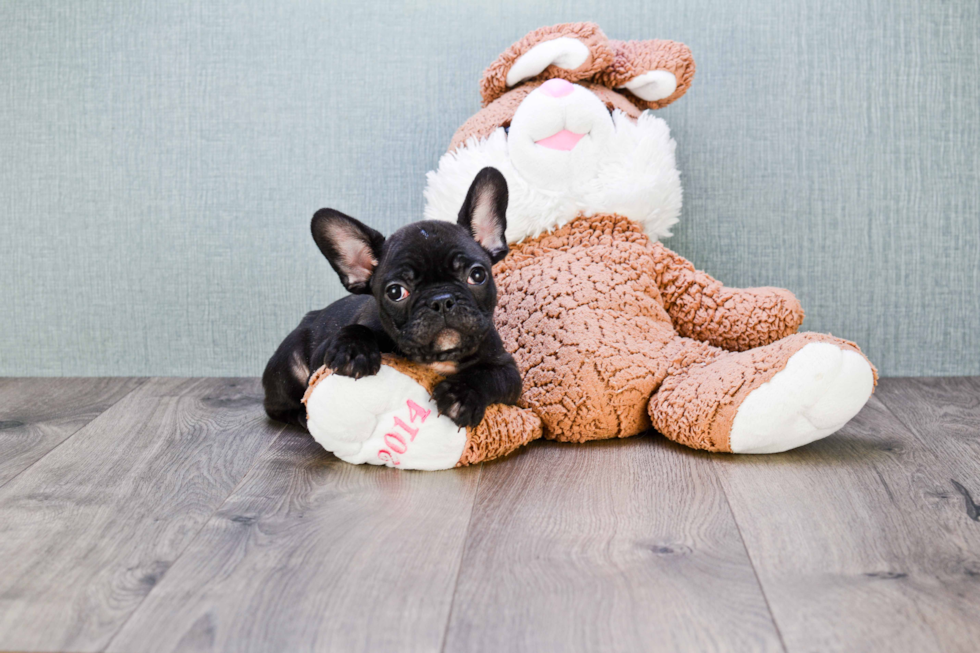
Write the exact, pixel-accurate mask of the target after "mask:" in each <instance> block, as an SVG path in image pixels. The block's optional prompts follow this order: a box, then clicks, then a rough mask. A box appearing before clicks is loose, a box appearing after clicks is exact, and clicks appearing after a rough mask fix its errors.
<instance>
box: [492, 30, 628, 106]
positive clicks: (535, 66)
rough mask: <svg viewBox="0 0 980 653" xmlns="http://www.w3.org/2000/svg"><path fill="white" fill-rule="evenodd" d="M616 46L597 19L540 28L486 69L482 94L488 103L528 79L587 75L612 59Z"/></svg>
mask: <svg viewBox="0 0 980 653" xmlns="http://www.w3.org/2000/svg"><path fill="white" fill-rule="evenodd" d="M612 60H613V50H612V48H610V46H609V41H608V39H606V35H605V34H603V33H602V30H601V29H599V26H598V25H596V24H594V23H565V24H562V25H554V26H552V27H542V28H541V29H537V30H535V31H533V32H531V33H530V34H528V35H527V36H525V37H524V38H523V39H521V40H520V41H518V42H517V43H515V44H514V45H512V46H510V47H509V48H507V50H506V51H505V52H504V53H503V54H501V55H500V56H499V57H497V60H496V61H494V62H493V63H492V64H490V67H489V68H487V69H486V70H485V71H484V72H483V79H481V80H480V94H481V95H482V96H483V106H487V105H488V104H490V103H491V102H493V101H494V100H496V99H497V98H498V97H500V96H501V95H503V94H504V93H506V92H507V90H508V89H510V88H513V87H514V86H516V85H518V84H520V83H521V82H525V81H528V80H533V81H539V80H545V79H551V78H555V77H559V78H561V79H566V80H568V81H570V82H574V81H577V80H580V79H587V78H589V77H591V76H592V75H594V74H596V73H597V72H599V71H601V70H602V69H604V68H606V67H607V66H609V65H610V64H611V63H612Z"/></svg>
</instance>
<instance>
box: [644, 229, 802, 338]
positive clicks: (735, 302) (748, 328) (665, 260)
mask: <svg viewBox="0 0 980 653" xmlns="http://www.w3.org/2000/svg"><path fill="white" fill-rule="evenodd" d="M651 249H652V252H651V253H652V255H653V259H654V268H655V274H656V279H657V285H658V286H659V288H660V292H661V295H662V296H663V300H664V306H665V307H666V308H667V312H668V313H669V314H670V319H671V320H672V321H673V323H674V328H676V329H677V332H678V333H679V334H681V335H682V336H685V337H688V338H694V339H695V340H700V341H702V342H707V343H710V344H712V345H714V346H716V347H722V348H723V349H727V350H729V351H745V350H747V349H752V348H753V347H761V346H763V345H767V344H769V343H772V342H775V341H777V340H779V339H780V338H783V337H785V336H788V335H790V334H792V333H796V330H797V329H798V328H799V327H800V324H801V323H802V322H803V309H802V308H801V307H800V303H799V301H797V299H796V297H795V296H794V295H793V293H791V292H790V291H788V290H785V289H783V288H726V287H725V286H724V285H723V284H722V283H721V282H720V281H716V280H715V279H713V278H712V277H711V276H710V275H708V274H706V273H704V272H701V271H699V270H696V269H695V268H694V266H693V265H691V263H690V262H689V261H688V260H687V259H685V258H684V257H683V256H680V255H678V254H675V253H674V252H672V251H670V250H669V249H667V248H666V247H664V246H663V245H661V244H660V243H659V242H657V243H653V244H652V246H651Z"/></svg>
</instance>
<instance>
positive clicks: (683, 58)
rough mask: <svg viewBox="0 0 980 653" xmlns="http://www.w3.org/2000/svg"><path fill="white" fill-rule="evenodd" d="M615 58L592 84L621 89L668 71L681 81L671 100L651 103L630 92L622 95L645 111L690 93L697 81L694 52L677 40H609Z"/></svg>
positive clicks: (624, 91)
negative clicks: (642, 77) (645, 75)
mask: <svg viewBox="0 0 980 653" xmlns="http://www.w3.org/2000/svg"><path fill="white" fill-rule="evenodd" d="M609 45H610V46H611V47H612V49H613V51H614V52H615V55H614V56H613V60H612V63H611V64H610V65H609V66H608V67H607V68H605V69H603V70H601V71H600V72H599V73H598V74H597V75H596V76H595V77H594V78H593V79H592V81H594V82H596V83H598V84H602V85H604V86H608V87H609V88H618V87H620V86H622V85H623V84H625V83H626V82H628V81H630V80H631V79H633V78H634V77H638V76H639V75H642V74H643V73H646V72H649V71H651V70H666V71H668V72H671V73H673V74H674V77H675V78H677V89H676V90H675V91H674V92H673V93H672V94H671V95H669V96H668V97H665V98H664V99H662V100H657V101H655V102H647V101H646V100H643V99H641V98H639V97H637V96H635V95H633V94H632V93H630V92H629V91H628V90H627V89H619V92H620V93H622V94H623V95H625V96H626V97H627V98H629V99H630V101H631V102H633V103H634V104H635V105H636V106H638V107H640V108H642V109H659V108H661V107H665V106H667V105H668V104H670V103H671V102H673V101H674V100H677V99H678V98H680V97H681V96H682V95H684V94H685V93H687V89H689V88H691V82H693V81H694V70H695V67H694V56H693V55H692V54H691V49H690V48H688V47H687V46H686V45H684V44H683V43H678V42H676V41H662V40H653V41H609Z"/></svg>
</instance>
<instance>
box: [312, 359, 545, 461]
mask: <svg viewBox="0 0 980 653" xmlns="http://www.w3.org/2000/svg"><path fill="white" fill-rule="evenodd" d="M441 380H442V377H441V376H439V375H438V374H436V373H435V372H433V371H432V370H430V369H428V368H424V367H421V366H419V365H415V364H413V363H409V362H406V361H403V360H400V359H397V358H395V357H393V356H389V355H385V356H384V357H383V362H382V365H381V369H380V370H379V371H378V373H377V374H376V375H374V376H369V377H363V378H360V379H357V380H354V379H352V378H350V377H346V376H340V375H338V374H330V373H329V372H328V371H327V370H325V369H324V368H321V369H320V370H318V371H317V372H316V373H315V374H314V375H313V377H312V378H311V379H310V387H309V389H308V390H307V392H306V396H305V397H303V403H305V404H306V411H307V427H308V428H309V431H310V434H311V435H312V436H313V438H314V439H315V440H316V441H317V442H318V443H319V444H320V445H321V446H322V447H323V448H324V449H326V450H327V451H330V452H332V453H333V454H335V455H336V456H337V457H338V458H340V459H341V460H344V461H346V462H349V463H353V464H360V463H368V464H371V465H387V466H388V467H395V468H398V469H422V470H436V469H449V468H451V467H459V466H462V465H471V464H473V463H478V462H482V461H484V460H490V459H492V458H498V457H500V456H503V455H506V454H508V453H510V452H511V451H513V450H514V449H517V448H518V447H520V446H522V445H524V444H527V443H528V442H530V441H531V440H535V439H537V438H539V437H541V420H539V419H538V418H537V417H536V416H535V415H534V414H533V413H531V412H530V411H527V410H522V409H520V408H518V407H516V406H502V405H493V406H488V407H487V412H486V415H485V416H484V418H483V421H482V422H481V423H480V424H479V425H478V426H476V427H475V428H460V427H458V426H456V424H454V423H453V421H452V420H451V419H449V418H448V417H446V416H444V415H440V414H439V410H438V408H437V407H436V403H435V401H434V400H433V399H432V390H433V388H435V386H436V384H437V383H439V381H441Z"/></svg>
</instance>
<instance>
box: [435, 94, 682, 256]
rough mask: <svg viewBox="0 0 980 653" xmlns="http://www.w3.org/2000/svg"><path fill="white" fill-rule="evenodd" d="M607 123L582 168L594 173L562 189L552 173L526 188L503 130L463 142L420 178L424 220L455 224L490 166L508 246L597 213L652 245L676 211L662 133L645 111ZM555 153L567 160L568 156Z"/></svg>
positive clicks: (671, 165) (677, 195) (666, 135)
mask: <svg viewBox="0 0 980 653" xmlns="http://www.w3.org/2000/svg"><path fill="white" fill-rule="evenodd" d="M612 122H613V125H614V127H615V129H614V131H613V132H612V134H611V135H610V136H609V137H608V138H607V139H605V140H604V142H602V143H597V146H598V148H597V151H596V154H595V160H593V161H590V162H589V163H590V165H589V167H590V168H591V167H592V165H594V169H595V173H594V174H593V175H591V176H590V177H589V179H587V180H585V181H582V180H568V182H567V183H563V179H562V178H561V177H560V176H559V175H560V174H561V173H560V171H556V173H555V177H554V178H552V179H550V180H549V183H548V186H549V188H543V187H542V186H541V185H540V184H532V183H531V182H530V181H528V179H527V176H525V175H522V174H521V173H520V171H519V170H518V167H519V166H515V165H514V162H513V160H512V157H511V151H510V144H509V143H508V134H507V133H506V132H505V130H504V129H503V128H500V129H497V130H496V131H495V132H494V133H493V134H491V135H490V137H489V138H487V139H484V140H477V139H476V138H472V139H470V140H469V141H467V142H466V143H465V144H464V145H462V146H461V147H459V148H458V149H457V150H455V151H454V152H450V153H447V154H445V155H443V156H442V158H441V159H440V160H439V167H438V169H437V170H435V171H432V172H429V173H428V174H427V175H426V180H427V183H426V189H425V200H426V206H425V218H426V219H427V220H446V221H450V222H455V221H456V218H457V214H458V212H459V208H460V206H462V204H463V200H464V198H465V197H466V191H467V190H468V189H469V187H470V183H471V182H472V181H473V178H474V177H475V176H476V173H477V172H479V171H480V170H481V169H482V168H484V167H486V166H493V167H495V168H497V169H498V170H499V171H500V172H501V173H503V175H504V177H505V178H506V179H507V186H508V191H509V196H510V200H509V204H508V208H507V242H508V243H518V242H520V241H522V240H524V239H525V238H531V237H535V236H538V235H539V234H541V233H544V232H546V231H551V230H552V229H555V228H557V227H560V226H562V225H564V224H566V223H567V222H569V221H571V220H574V219H575V218H577V217H579V216H590V215H596V214H603V213H616V214H619V215H622V216H625V217H627V218H630V219H632V220H635V221H636V222H637V223H639V224H641V225H642V226H643V228H644V231H645V232H646V233H647V235H648V236H650V237H651V238H652V239H660V238H664V237H666V236H670V235H671V234H670V228H671V227H672V226H673V225H674V224H675V223H676V222H677V217H678V215H679V214H680V210H681V184H680V173H679V172H678V170H677V165H676V162H675V159H674V148H675V143H674V141H673V139H672V138H671V137H670V128H669V127H668V126H667V123H666V122H664V121H663V120H662V119H660V118H657V117H655V116H654V115H653V114H651V113H649V112H646V113H644V114H643V115H641V116H640V118H639V120H638V121H637V122H636V123H634V122H633V121H632V120H630V119H629V118H628V117H627V116H625V115H624V114H622V113H621V112H619V111H616V112H614V114H613V116H612ZM535 147H537V146H535ZM563 154H567V155H569V156H574V155H575V150H574V149H573V150H572V151H570V152H567V153H563ZM549 155H550V156H554V154H552V153H549ZM522 161H523V165H524V166H525V170H526V169H527V168H526V166H527V163H526V161H525V160H523V159H522ZM572 163H574V161H573V162H572ZM534 173H535V176H536V177H541V175H547V174H548V168H546V167H545V164H544V163H542V164H541V166H540V169H537V170H535V171H534Z"/></svg>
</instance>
